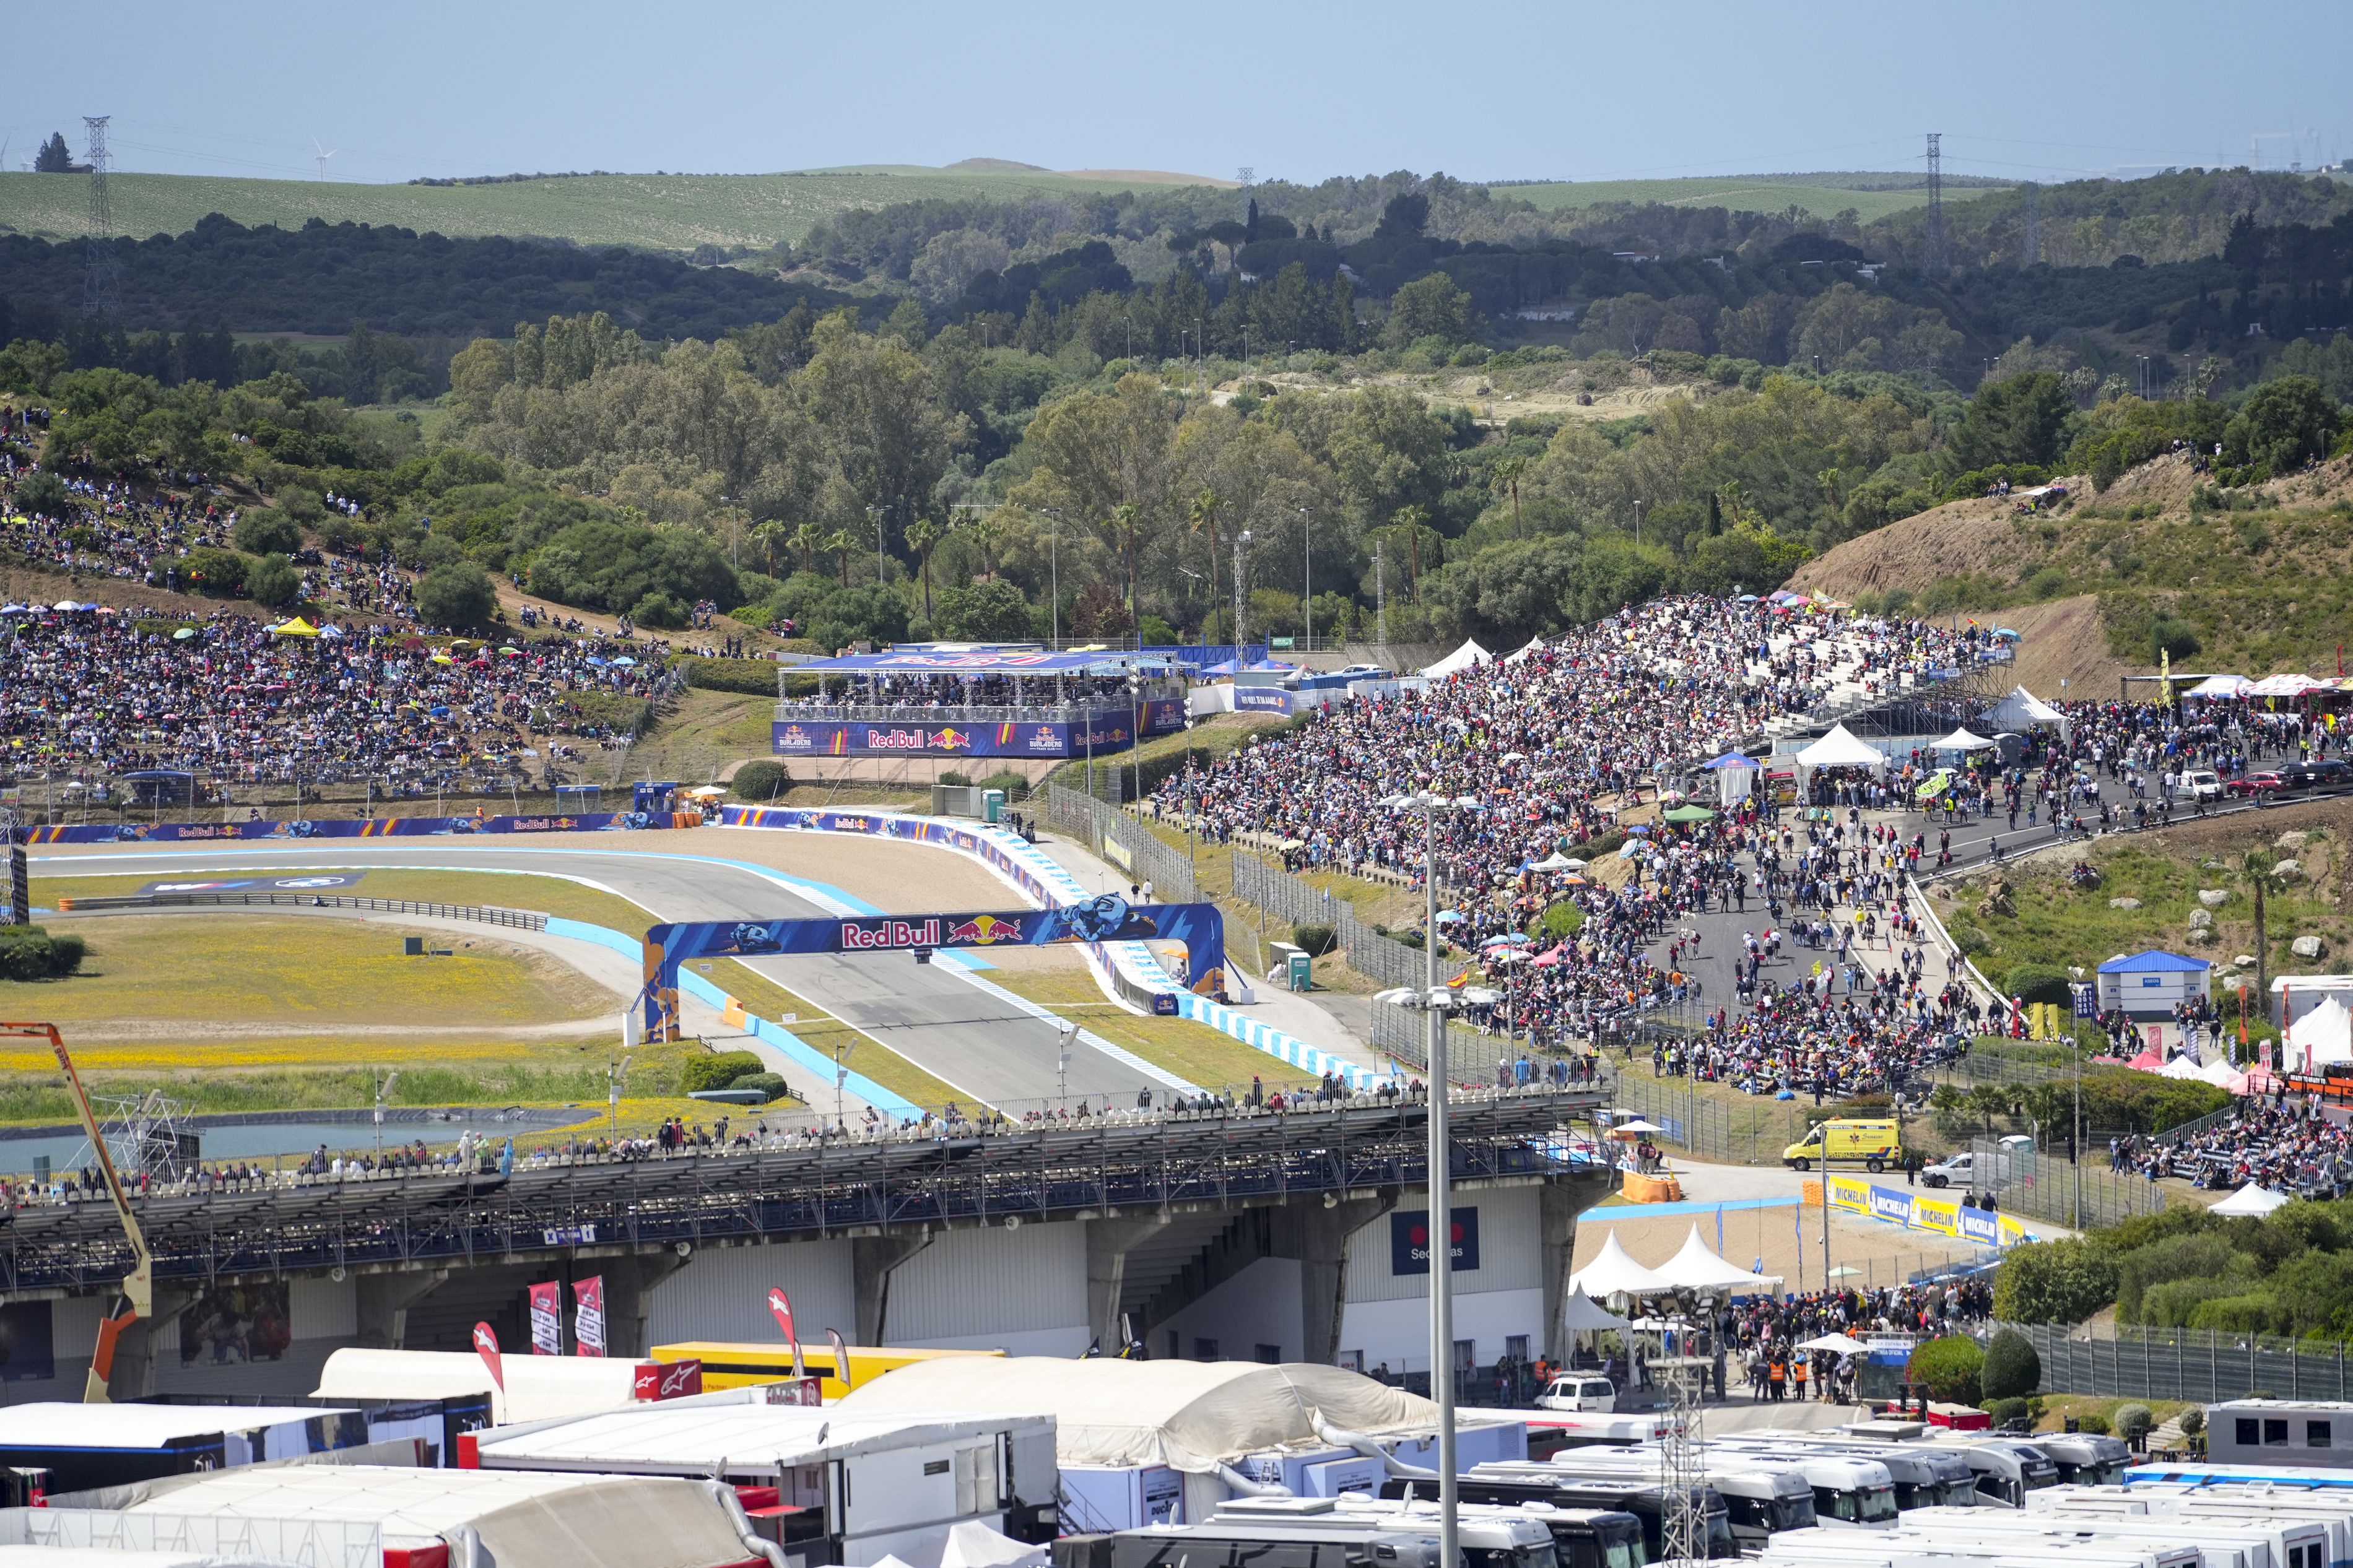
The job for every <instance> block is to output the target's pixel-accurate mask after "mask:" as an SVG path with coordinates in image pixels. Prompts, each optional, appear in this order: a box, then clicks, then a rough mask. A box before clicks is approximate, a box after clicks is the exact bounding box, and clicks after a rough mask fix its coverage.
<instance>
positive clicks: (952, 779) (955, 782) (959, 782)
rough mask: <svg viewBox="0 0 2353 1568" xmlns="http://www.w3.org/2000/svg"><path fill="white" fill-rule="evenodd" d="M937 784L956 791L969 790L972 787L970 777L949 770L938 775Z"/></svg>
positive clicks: (953, 769)
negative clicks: (947, 786)
mask: <svg viewBox="0 0 2353 1568" xmlns="http://www.w3.org/2000/svg"><path fill="white" fill-rule="evenodd" d="M938 782H939V783H941V784H947V785H950V786H951V787H953V788H956V789H969V788H971V787H972V775H971V774H969V773H960V772H958V771H957V770H956V769H955V768H950V769H948V770H947V771H946V772H945V773H941V774H940V775H939V780H938Z"/></svg>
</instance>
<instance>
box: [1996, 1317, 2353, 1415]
mask: <svg viewBox="0 0 2353 1568" xmlns="http://www.w3.org/2000/svg"><path fill="white" fill-rule="evenodd" d="M2007 1326H2008V1327H2010V1328H2013V1329H2015V1330H2016V1331H2018V1332H2020V1333H2021V1334H2023V1335H2025V1336H2026V1339H2027V1342H2029V1343H2031V1344H2032V1345H2033V1346H2034V1353H2035V1354H2036V1355H2037V1356H2039V1357H2040V1358H2041V1359H2042V1391H2043V1392H2044V1393H2047V1394H2096V1395H2100V1396H2104V1397H2107V1398H2114V1399H2179V1400H2191V1401H2196V1402H2199V1403H2202V1404H2211V1403H2213V1402H2214V1401H2216V1400H2221V1399H2245V1398H2248V1397H2250V1396H2268V1397H2271V1398H2275V1399H2337V1400H2341V1399H2348V1398H2353V1373H2348V1370H2347V1368H2346V1364H2345V1344H2344V1342H2343V1341H2341V1340H2339V1341H2318V1342H2313V1341H2304V1340H2295V1339H2290V1338H2287V1337H2286V1336H2284V1335H2280V1334H2246V1333H2232V1332H2225V1331H2219V1330H2214V1329H2159V1328H2144V1327H2141V1326H2140V1325H2137V1324H2132V1323H2116V1324H2109V1325H2107V1326H2105V1327H2101V1326H2098V1325H2095V1324H2083V1325H2080V1326H2077V1327H2074V1328H2068V1327H2064V1326H2062V1325H2059V1324H2053V1323H2012V1324H2010V1325H2007Z"/></svg>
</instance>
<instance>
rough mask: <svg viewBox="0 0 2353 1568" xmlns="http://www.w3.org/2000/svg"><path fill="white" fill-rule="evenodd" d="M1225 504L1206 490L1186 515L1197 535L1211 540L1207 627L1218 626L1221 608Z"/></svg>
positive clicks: (1195, 500) (1215, 494) (1213, 493)
mask: <svg viewBox="0 0 2353 1568" xmlns="http://www.w3.org/2000/svg"><path fill="white" fill-rule="evenodd" d="M1225 504H1226V503H1225V502H1224V501H1222V500H1219V499H1218V492H1217V491H1215V490H1212V489H1204V490H1203V491H1201V493H1200V494H1198V495H1197V496H1195V497H1194V498H1193V503H1192V505H1191V506H1189V507H1187V509H1186V513H1185V515H1186V517H1187V519H1188V520H1189V521H1191V523H1192V525H1193V531H1194V532H1196V533H1206V534H1207V535H1208V539H1209V616H1208V623H1207V624H1206V625H1215V624H1216V622H1217V619H1218V611H1219V598H1218V509H1219V507H1221V506H1223V505H1225ZM1206 625H1205V628H1204V632H1203V635H1204V636H1205V637H1206V636H1207V635H1208V633H1207V629H1206Z"/></svg>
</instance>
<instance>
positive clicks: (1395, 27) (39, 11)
mask: <svg viewBox="0 0 2353 1568" xmlns="http://www.w3.org/2000/svg"><path fill="white" fill-rule="evenodd" d="M89 16H90V14H89V13H82V12H79V11H78V10H77V8H75V7H72V6H65V5H45V6H32V7H23V8H19V9H18V11H17V12H16V13H15V14H13V15H12V16H11V18H10V23H9V42H10V55H11V57H12V59H13V62H14V66H15V68H13V69H12V70H11V72H10V78H11V79H10V83H9V89H8V92H7V95H6V97H5V100H0V136H5V137H7V138H8V142H7V147H6V152H5V164H6V166H7V167H8V168H11V169H21V168H23V167H25V165H26V161H27V159H29V157H30V156H31V153H32V150H33V147H34V144H35V143H36V142H37V141H38V140H39V139H41V138H44V137H46V136H47V134H48V133H49V132H52V131H58V130H63V131H64V132H66V134H67V140H68V142H69V143H70V144H71V145H72V147H73V150H74V152H75V154H76V156H77V157H79V155H80V154H81V152H82V149H83V132H82V127H81V118H82V116H84V115H90V114H111V115H112V116H113V117H114V119H113V124H112V128H111V146H112V152H113V162H114V167H116V168H117V169H122V170H149V171H157V172H163V173H171V174H220V175H248V176H257V177H284V178H312V177H316V175H317V172H318V169H319V167H320V165H319V162H318V156H317V154H318V153H320V152H322V151H331V152H332V153H333V156H332V158H331V159H329V160H328V161H327V163H326V167H327V169H328V171H329V176H330V177H331V178H334V179H339V180H358V181H369V182H397V181H402V180H406V179H411V178H415V177H418V176H440V177H446V176H451V175H464V174H507V173H515V172H539V171H546V172H555V171H560V170H572V169H578V170H586V169H596V168H601V169H610V170H617V171H630V172H638V171H651V170H656V169H661V170H668V171H671V172H678V171H687V172H692V173H727V174H758V173H765V172H768V171H772V170H782V169H807V168H822V167H826V166H828V165H839V164H848V163H916V164H934V165H936V164H942V163H953V162H955V161H956V160H958V159H962V158H969V157H994V158H1009V159H1015V160H1018V161H1020V162H1023V163H1037V164H1040V165H1043V166H1045V167H1048V168H1055V169H1073V168H1097V169H1165V170H1176V171H1181V172H1185V173H1190V174H1210V175H1216V176H1220V177H1225V178H1231V177H1233V176H1234V175H1235V174H1236V172H1237V171H1238V170H1239V169H1240V168H1241V167H1243V166H1245V165H1247V166H1250V168H1252V169H1254V170H1255V172H1256V174H1257V176H1258V177H1259V178H1261V179H1270V178H1281V179H1290V180H1296V181H1301V182H1306V183H1312V182H1314V181H1316V180H1320V179H1324V178H1325V177H1328V176H1330V175H1334V174H1376V173H1387V172H1389V171H1392V170H1398V169H1409V170H1413V171H1415V172H1417V173H1422V174H1428V173H1431V172H1435V171H1443V172H1445V173H1447V174H1453V175H1455V176H1457V177H1459V178H1463V179H1472V180H1492V179H1571V180H1602V179H1658V178H1670V177H1674V176H1679V175H1688V174H1765V173H1776V172H1789V171H1806V170H1824V169H1905V168H1916V167H1919V166H1920V161H1921V136H1922V133H1923V132H1930V131H1935V132H1942V133H1943V135H1944V153H1945V167H1946V169H1947V172H1949V173H1958V174H1988V175H1994V176H2000V177H2004V178H2013V179H2037V180H2044V181H2053V180H2061V179H2066V178H2072V177H2078V176H2081V175H2083V174H2087V173H2097V172H2105V171H2114V170H2132V169H2147V168H2152V167H2162V166H2165V165H2168V164H2179V165H2191V164H2205V165H2209V166H2211V165H2216V164H2232V165H2235V164H2241V163H2248V162H2249V161H2250V160H2251V157H2252V156H2254V155H2255V154H2254V153H2253V152H2252V151H2251V142H2250V138H2251V137H2253V136H2256V135H2258V134H2265V135H2269V139H2268V140H2266V141H2264V142H2263V143H2262V144H2261V153H2260V156H2261V159H2262V162H2263V166H2267V167H2285V166H2286V165H2287V163H2288V161H2289V159H2290V157H2291V156H2292V155H2293V153H2294V152H2295V144H2292V143H2291V142H2290V141H2288V140H2287V139H2285V138H2283V137H2279V136H2276V135H2270V133H2278V132H2313V134H2312V135H2311V136H2309V137H2306V138H2305V139H2303V140H2302V142H2301V143H2300V147H2301V154H2302V157H2303V158H2304V160H2305V162H2306V165H2307V166H2309V165H2310V164H2311V163H2315V162H2319V161H2327V162H2336V161H2338V160H2341V159H2343V158H2346V157H2348V156H2353V117H2348V113H2347V110H2345V108H2344V107H2343V106H2344V105H2345V104H2346V102H2347V101H2348V100H2347V98H2346V97H2345V95H2344V94H2343V93H2342V91H2341V83H2340V81H2339V79H2338V78H2339V76H2340V74H2341V70H2342V62H2343V60H2344V59H2345V58H2346V56H2347V49H2348V44H2353V5H2348V4H2347V3H2346V0H2236V3H2234V4H2232V5H2227V6H2217V5H2213V4H2212V3H2211V0H2200V3H2198V4H2189V3H2187V0H2137V3H2136V4H2133V5H2121V4H2104V5H2094V4H2085V3H2082V0H2039V3H2032V4H2021V3H2019V0H1979V3H1978V4H1976V5H1968V6H1961V7H1953V6H1928V5H1883V6H1862V7H1856V6H1844V7H1825V6H1822V5H1803V6H1799V5H1790V4H1788V3H1787V0H1780V3H1774V0H1767V3H1765V4H1756V3H1753V0H1752V3H1748V4H1723V3H1719V0H1680V3H1678V4H1672V5H1662V4H1655V3H1654V4H1647V5H1645V4H1635V5H1627V4H1616V5H1606V6H1604V5H1584V4H1573V3H1556V4H1553V5H1533V4H1522V3H1519V0H1491V3H1489V4H1485V5H1476V6H1461V7H1455V6H1446V5H1429V4H1427V3H1426V0H1424V3H1418V4H1407V3H1403V0H1357V3H1356V4H1351V5H1286V4H1283V3H1282V0H1275V3H1273V4H1268V5H1257V6H1251V7H1247V8H1245V9H1244V10H1242V11H1229V10H1226V9H1224V8H1222V7H1219V8H1213V9H1210V10H1206V11H1204V10H1199V9H1197V8H1187V9H1180V8H1174V7H1168V6H1164V5H1149V6H1147V5H1134V4H1129V5H1116V4H1114V5H1104V4H1102V3H1100V0H1097V3H1095V4H1061V3H1056V4H1021V3H1016V4H1013V5H1003V4H999V5H970V4H962V5H956V4H933V3H930V0H902V3H899V4H893V5H826V6H812V5H797V4H786V3H775V4H767V5H759V4H738V3H735V0H702V3H698V4H695V5H682V6H674V7H673V6H662V5H612V4H606V3H604V0H567V3H565V4H562V5H550V4H540V3H537V0H531V3H523V0H490V3H488V4H482V3H480V0H476V3H475V4H470V5H459V4H449V3H447V0H406V3H404V4H400V5H349V4H335V3H333V0H326V3H323V4H322V3H315V0H314V3H313V4H311V5H291V4H281V3H280V0H231V3H230V4H227V5H187V4H186V3H185V0H174V3H171V4H159V3H155V0H116V3H115V4H113V5H108V6H106V7H105V8H103V10H102V12H101V13H100V16H101V17H102V19H101V20H99V21H96V22H94V23H87V19H88V18H89ZM86 23H87V29H88V30H87V32H86V31H85V25H86Z"/></svg>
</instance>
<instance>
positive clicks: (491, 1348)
mask: <svg viewBox="0 0 2353 1568" xmlns="http://www.w3.org/2000/svg"><path fill="white" fill-rule="evenodd" d="M474 1353H475V1354H476V1355H479V1356H480V1357H481V1358H482V1364H483V1365H484V1366H486V1367H489V1368H490V1369H491V1382H492V1383H494V1384H498V1388H499V1392H500V1393H501V1394H504V1393H505V1392H506V1391H507V1372H506V1368H505V1367H504V1366H502V1365H501V1364H500V1363H499V1331H497V1330H496V1329H493V1328H492V1327H491V1325H490V1324H488V1323H476V1324H475V1325H474Z"/></svg>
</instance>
